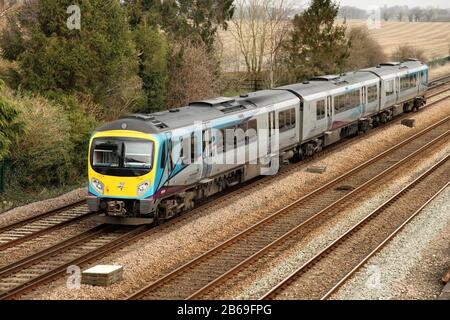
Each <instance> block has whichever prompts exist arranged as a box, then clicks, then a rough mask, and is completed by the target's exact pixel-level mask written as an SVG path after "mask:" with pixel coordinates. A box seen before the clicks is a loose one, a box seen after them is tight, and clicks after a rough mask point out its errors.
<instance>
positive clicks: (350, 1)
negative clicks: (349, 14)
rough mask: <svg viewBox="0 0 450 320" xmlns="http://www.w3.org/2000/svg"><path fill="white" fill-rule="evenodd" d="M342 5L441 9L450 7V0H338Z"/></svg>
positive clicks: (362, 7) (365, 7) (363, 7)
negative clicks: (430, 7) (431, 7)
mask: <svg viewBox="0 0 450 320" xmlns="http://www.w3.org/2000/svg"><path fill="white" fill-rule="evenodd" d="M338 1H339V2H340V3H341V6H354V7H358V8H361V9H367V8H368V7H369V6H370V5H377V6H384V5H387V6H396V5H399V6H405V5H407V6H408V7H410V8H412V7H428V6H433V7H436V6H438V7H439V8H441V9H444V8H450V2H449V1H448V0H364V1H363V0H338Z"/></svg>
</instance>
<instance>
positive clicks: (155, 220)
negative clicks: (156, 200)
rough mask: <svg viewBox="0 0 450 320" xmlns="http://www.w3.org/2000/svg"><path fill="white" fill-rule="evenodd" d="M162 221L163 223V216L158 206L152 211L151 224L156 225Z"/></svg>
mask: <svg viewBox="0 0 450 320" xmlns="http://www.w3.org/2000/svg"><path fill="white" fill-rule="evenodd" d="M163 223H164V218H163V215H162V212H161V209H159V208H158V209H156V211H155V213H154V218H153V225H154V226H155V227H156V226H159V225H161V224H163Z"/></svg>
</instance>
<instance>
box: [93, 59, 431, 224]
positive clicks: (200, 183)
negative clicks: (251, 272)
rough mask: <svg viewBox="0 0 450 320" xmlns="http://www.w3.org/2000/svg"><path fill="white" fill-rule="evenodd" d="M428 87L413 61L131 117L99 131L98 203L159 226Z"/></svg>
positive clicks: (413, 104)
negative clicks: (210, 197) (208, 198)
mask: <svg viewBox="0 0 450 320" xmlns="http://www.w3.org/2000/svg"><path fill="white" fill-rule="evenodd" d="M427 86H428V67H427V66H426V65H425V64H423V63H422V62H420V61H418V60H415V59H407V60H405V61H402V62H390V63H384V64H380V65H378V66H376V67H373V68H368V69H362V70H357V71H354V72H350V73H347V74H342V75H329V76H320V77H315V78H313V79H310V80H308V81H305V82H303V83H299V84H293V85H288V86H283V87H278V88H274V89H270V90H262V91H257V92H253V93H249V94H246V95H241V96H239V97H232V98H223V97H220V98H215V99H210V100H204V101H197V102H192V103H190V104H189V105H188V106H185V107H182V108H178V109H172V110H168V111H164V112H158V113H154V114H132V115H129V116H126V117H124V118H122V119H119V120H117V121H114V122H111V123H108V124H106V125H104V126H102V127H101V128H98V129H97V130H96V131H95V132H94V134H93V135H92V138H91V141H90V147H89V156H88V174H89V194H88V196H87V203H88V206H89V209H90V211H95V212H99V216H98V217H97V218H98V220H100V221H102V222H106V223H112V224H132V225H139V224H150V223H154V224H160V223H162V222H164V221H165V220H167V219H170V218H172V217H174V216H176V215H179V214H181V213H182V212H184V211H186V210H189V209H192V208H193V207H194V206H195V204H196V203H198V202H199V201H201V200H203V199H205V198H207V197H209V196H211V195H213V194H215V193H218V192H221V191H222V190H224V189H226V188H228V187H230V186H233V185H236V184H239V183H242V182H244V181H248V180H250V179H252V178H255V177H257V176H259V175H261V174H275V173H276V172H277V171H278V168H279V164H283V163H287V162H289V161H294V160H299V159H302V158H304V157H308V156H311V155H313V154H314V153H316V152H319V151H320V150H321V149H322V148H323V147H326V146H328V145H330V144H333V143H335V142H337V141H339V140H341V139H343V138H345V137H348V136H352V135H356V134H358V133H360V132H366V131H367V130H369V129H370V128H372V127H375V126H377V125H379V124H381V123H386V122H388V121H389V120H391V119H392V118H393V117H395V116H396V115H398V114H401V113H404V112H410V111H414V110H417V109H419V108H420V107H422V106H423V105H424V104H425V103H426V101H425V96H424V94H425V91H426V90H427ZM229 132H231V133H232V134H231V135H230V134H229ZM249 133H256V134H249ZM261 141H265V144H264V145H263V144H262V143H261ZM252 150H253V151H255V152H254V153H252V156H250V153H251V152H250V151H252ZM242 155H244V156H243V157H242ZM237 158H240V161H238V160H237ZM218 159H220V161H218ZM227 160H229V161H227ZM268 172H269V173H268Z"/></svg>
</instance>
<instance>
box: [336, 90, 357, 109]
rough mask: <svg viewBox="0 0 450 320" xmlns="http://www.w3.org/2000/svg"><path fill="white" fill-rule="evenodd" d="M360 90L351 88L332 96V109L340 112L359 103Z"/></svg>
mask: <svg viewBox="0 0 450 320" xmlns="http://www.w3.org/2000/svg"><path fill="white" fill-rule="evenodd" d="M360 95H361V90H359V89H358V90H353V91H351V92H347V93H344V94H341V95H339V96H335V97H334V110H335V111H336V113H341V112H344V111H347V110H350V109H354V108H356V107H358V106H359V105H360V103H361V98H360Z"/></svg>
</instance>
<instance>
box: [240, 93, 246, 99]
mask: <svg viewBox="0 0 450 320" xmlns="http://www.w3.org/2000/svg"><path fill="white" fill-rule="evenodd" d="M239 97H240V98H248V93H243V94H241V95H239Z"/></svg>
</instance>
